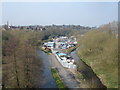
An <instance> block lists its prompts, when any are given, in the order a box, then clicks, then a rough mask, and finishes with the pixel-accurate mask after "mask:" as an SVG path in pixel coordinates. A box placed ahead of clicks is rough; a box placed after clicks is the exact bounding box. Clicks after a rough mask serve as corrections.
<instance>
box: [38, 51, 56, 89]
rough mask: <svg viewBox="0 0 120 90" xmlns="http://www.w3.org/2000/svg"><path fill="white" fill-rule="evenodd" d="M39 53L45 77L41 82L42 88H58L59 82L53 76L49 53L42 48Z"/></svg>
mask: <svg viewBox="0 0 120 90" xmlns="http://www.w3.org/2000/svg"><path fill="white" fill-rule="evenodd" d="M38 55H39V56H40V57H41V59H42V61H43V70H44V71H43V76H44V78H43V80H42V81H41V82H42V83H41V84H40V88H57V84H56V82H55V80H54V79H53V77H52V73H51V67H50V62H49V58H48V55H47V54H46V53H44V52H43V51H40V50H39V51H38Z"/></svg>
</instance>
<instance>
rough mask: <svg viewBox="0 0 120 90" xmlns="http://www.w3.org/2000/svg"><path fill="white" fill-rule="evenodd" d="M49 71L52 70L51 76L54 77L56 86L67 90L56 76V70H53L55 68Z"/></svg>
mask: <svg viewBox="0 0 120 90" xmlns="http://www.w3.org/2000/svg"><path fill="white" fill-rule="evenodd" d="M51 72H52V75H53V78H54V79H55V81H56V83H57V86H58V88H59V89H62V90H63V89H64V90H67V88H66V86H65V85H64V84H63V82H62V80H61V79H60V77H59V76H58V74H57V71H56V70H55V68H51Z"/></svg>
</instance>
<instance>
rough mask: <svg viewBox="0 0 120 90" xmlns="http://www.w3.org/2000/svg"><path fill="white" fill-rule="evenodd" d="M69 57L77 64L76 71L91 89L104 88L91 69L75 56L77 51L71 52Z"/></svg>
mask: <svg viewBox="0 0 120 90" xmlns="http://www.w3.org/2000/svg"><path fill="white" fill-rule="evenodd" d="M71 56H72V57H73V58H74V60H75V61H76V63H77V64H79V67H80V68H79V69H78V71H79V72H81V73H82V75H83V77H84V78H85V80H86V81H87V82H88V84H89V86H91V87H93V88H106V86H104V85H103V84H102V82H101V81H100V79H99V78H98V77H97V75H96V74H95V73H94V72H93V70H92V68H91V67H89V66H88V65H87V64H86V63H85V62H83V61H82V60H81V59H80V58H79V57H78V55H77V50H75V51H73V52H71Z"/></svg>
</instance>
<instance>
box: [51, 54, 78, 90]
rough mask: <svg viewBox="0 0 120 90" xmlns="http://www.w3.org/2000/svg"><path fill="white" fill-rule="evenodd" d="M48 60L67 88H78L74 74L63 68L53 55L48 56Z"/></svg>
mask: <svg viewBox="0 0 120 90" xmlns="http://www.w3.org/2000/svg"><path fill="white" fill-rule="evenodd" d="M49 59H50V64H51V66H52V67H54V68H56V69H57V71H58V74H59V76H60V78H61V79H62V81H63V83H64V84H65V85H66V86H67V87H68V88H80V86H79V85H80V84H79V83H78V82H77V81H76V79H75V77H74V74H73V73H71V72H70V71H69V70H68V69H67V68H64V67H63V66H62V65H61V64H60V63H59V62H58V60H57V58H56V57H55V56H54V55H53V54H51V55H49Z"/></svg>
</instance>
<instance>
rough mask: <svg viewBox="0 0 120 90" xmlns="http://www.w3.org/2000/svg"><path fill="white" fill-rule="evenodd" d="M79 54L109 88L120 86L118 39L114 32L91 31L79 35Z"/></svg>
mask: <svg viewBox="0 0 120 90" xmlns="http://www.w3.org/2000/svg"><path fill="white" fill-rule="evenodd" d="M78 44H79V50H78V55H79V56H80V57H81V58H82V60H83V61H84V62H85V63H86V64H88V65H89V66H90V67H91V68H92V69H93V71H94V72H95V73H96V74H97V76H98V77H99V78H100V80H101V81H102V83H103V84H104V85H105V86H107V87H108V88H117V87H118V39H117V38H116V36H115V34H113V33H112V32H110V31H109V32H101V31H99V30H95V31H90V32H88V33H86V34H85V35H84V37H79V41H78Z"/></svg>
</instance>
